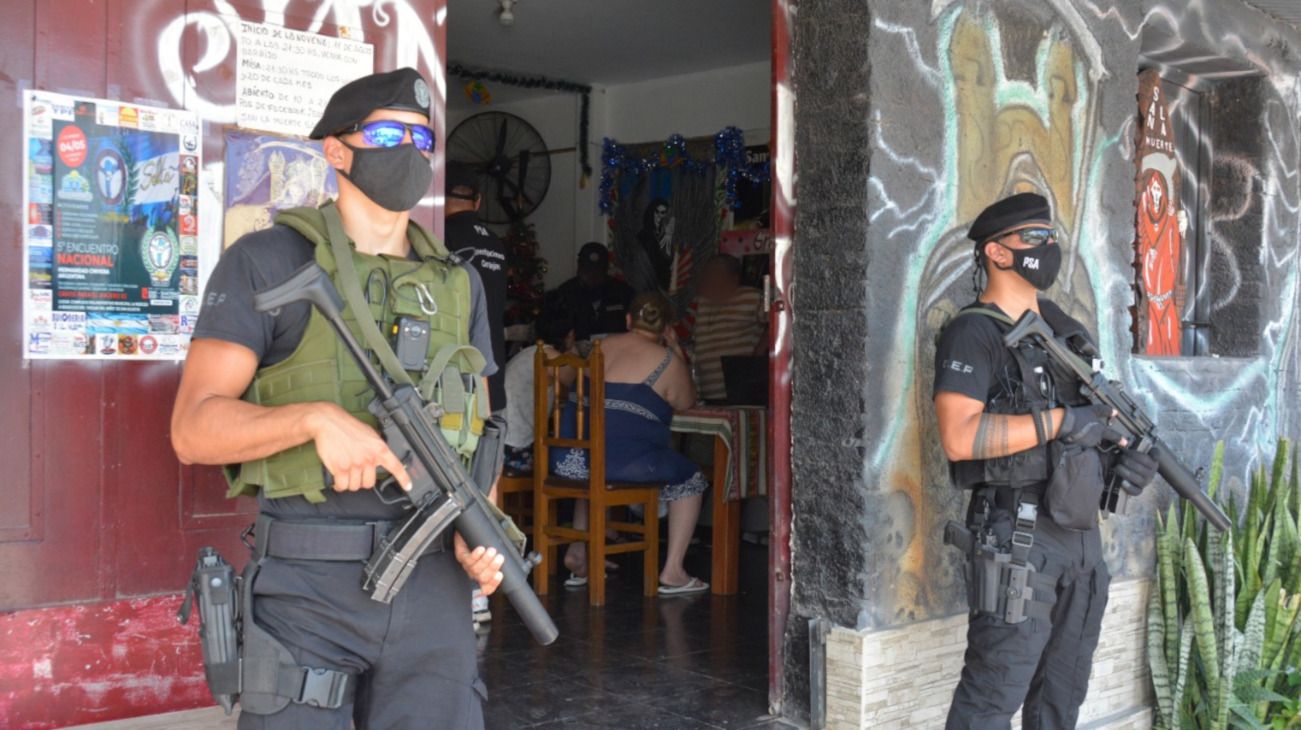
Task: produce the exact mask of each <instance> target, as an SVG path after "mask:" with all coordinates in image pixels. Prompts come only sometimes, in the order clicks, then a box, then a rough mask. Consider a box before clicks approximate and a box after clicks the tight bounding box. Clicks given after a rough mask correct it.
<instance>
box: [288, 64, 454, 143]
mask: <svg viewBox="0 0 1301 730" xmlns="http://www.w3.org/2000/svg"><path fill="white" fill-rule="evenodd" d="M429 102H430V95H429V84H428V83H427V82H426V81H425V77H424V76H421V75H420V72H419V71H417V70H415V69H414V68H409V67H408V68H400V69H397V70H396V71H388V72H386V73H381V74H371V75H370V76H362V77H361V78H359V79H354V80H352V81H349V82H348V83H346V84H344V85H343V86H341V87H339V90H338V91H336V92H334V94H333V95H332V96H331V97H330V101H329V102H328V103H327V104H326V105H325V111H323V112H321V120H320V121H319V122H317V123H316V126H315V127H314V128H313V129H312V133H311V134H310V135H308V136H310V137H311V138H312V139H324V138H325V137H328V136H330V135H332V134H336V133H338V132H340V131H342V130H344V129H347V128H348V127H351V126H352V125H354V124H356V123H357V122H360V121H361V120H363V119H365V118H366V117H368V116H370V113H371V112H373V111H375V110H376V109H399V110H402V111H409V112H418V113H420V114H424V115H425V116H427V117H428V116H432V115H430V113H429Z"/></svg>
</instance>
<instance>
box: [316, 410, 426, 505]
mask: <svg viewBox="0 0 1301 730" xmlns="http://www.w3.org/2000/svg"><path fill="white" fill-rule="evenodd" d="M316 405H318V406H319V408H317V409H316V410H315V411H314V412H313V413H312V415H311V417H310V421H308V428H309V430H310V432H311V434H312V440H313V441H315V443H316V454H317V456H319V457H320V459H321V463H322V464H323V465H324V466H325V469H326V471H328V472H329V473H330V475H331V476H332V477H333V478H334V485H333V486H334V491H336V492H355V491H357V490H359V489H371V488H372V487H374V486H375V482H376V473H375V472H376V469H378V468H383V469H385V470H386V471H388V473H389V474H392V475H393V476H394V477H395V478H396V479H397V483H398V484H400V485H401V486H402V488H403V489H407V490H410V489H411V476H410V475H409V474H407V470H406V467H404V466H403V465H402V462H401V461H400V460H398V457H397V456H395V455H394V454H393V452H392V450H390V449H389V447H388V444H386V443H384V439H383V438H381V437H380V435H379V433H377V432H376V431H375V429H374V428H371V427H370V426H368V425H366V424H365V423H362V422H361V421H359V420H357V419H356V418H355V417H353V416H352V414H350V413H348V412H347V411H345V410H343V409H342V408H340V407H339V406H337V405H334V404H333V403H319V404H316Z"/></svg>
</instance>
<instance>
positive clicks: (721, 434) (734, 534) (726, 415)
mask: <svg viewBox="0 0 1301 730" xmlns="http://www.w3.org/2000/svg"><path fill="white" fill-rule="evenodd" d="M670 428H671V429H672V430H673V431H676V432H678V433H699V434H706V435H710V436H713V437H714V470H713V475H712V477H711V478H710V485H711V486H713V490H712V491H713V495H714V496H713V515H714V536H713V539H714V545H713V549H714V557H713V561H712V566H711V571H710V576H709V578H710V580H709V582H710V591H711V592H712V593H714V594H715V595H720V596H730V595H732V594H734V593H736V592H737V590H738V588H739V586H738V582H739V581H738V574H739V572H740V566H739V562H738V558H739V556H740V550H741V499H742V498H743V497H749V496H755V495H761V494H767V492H768V479H767V456H766V450H767V439H768V418H767V409H766V408H764V407H762V406H697V407H695V408H692V409H690V410H688V411H685V412H683V413H678V414H676V415H674V417H673V423H672V424H671V425H670Z"/></svg>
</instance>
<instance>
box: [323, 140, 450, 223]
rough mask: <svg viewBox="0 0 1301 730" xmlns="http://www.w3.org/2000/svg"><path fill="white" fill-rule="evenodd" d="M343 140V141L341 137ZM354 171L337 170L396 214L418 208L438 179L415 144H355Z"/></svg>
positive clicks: (377, 202)
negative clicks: (358, 145) (364, 145)
mask: <svg viewBox="0 0 1301 730" xmlns="http://www.w3.org/2000/svg"><path fill="white" fill-rule="evenodd" d="M340 141H341V142H342V141H343V140H340ZM343 144H344V146H345V147H347V148H348V149H350V150H352V172H344V171H343V170H337V172H338V173H339V175H341V176H343V178H344V179H346V180H348V181H349V182H351V183H352V184H353V185H356V186H357V189H358V190H360V191H361V192H362V193H363V194H364V195H365V196H366V197H368V198H370V199H371V200H373V201H375V204H376V205H378V206H379V207H381V208H384V209H386V210H391V211H393V212H395V213H404V212H406V211H408V210H411V209H412V208H414V207H416V203H419V202H420V199H421V198H423V197H425V193H426V192H428V191H429V184H430V183H432V182H433V181H434V168H433V167H431V166H430V165H429V159H428V158H427V157H425V156H424V154H422V153H421V152H420V150H418V149H416V146H415V145H413V144H400V145H398V146H397V147H353V146H352V145H350V144H348V143H347V142H343Z"/></svg>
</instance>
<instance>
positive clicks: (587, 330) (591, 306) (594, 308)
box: [543, 277, 633, 340]
mask: <svg viewBox="0 0 1301 730" xmlns="http://www.w3.org/2000/svg"><path fill="white" fill-rule="evenodd" d="M632 298H633V291H632V287H630V286H628V285H627V284H625V283H624V282H622V281H619V280H617V279H606V280H605V283H603V284H601V285H600V286H597V287H592V288H588V286H587V285H586V284H584V283H583V280H582V279H579V278H578V277H574V278H572V279H570V280H569V281H566V282H565V283H564V284H561V285H560V287H559V288H557V289H555V290H554V291H552V292H549V293H548V294H547V297H546V303H545V305H544V313H543V316H548V313H551V316H554V314H555V313H561V314H564V315H565V316H567V317H569V318H570V321H572V322H573V323H574V334H575V335H576V336H577V338H578V339H580V340H590V339H591V338H592V335H602V334H608V333H612V332H626V331H627V330H628V322H627V315H628V307H629V305H631V304H632Z"/></svg>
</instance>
